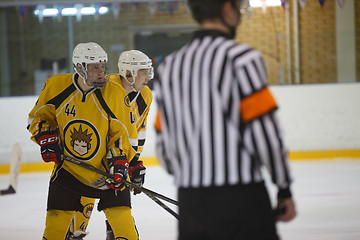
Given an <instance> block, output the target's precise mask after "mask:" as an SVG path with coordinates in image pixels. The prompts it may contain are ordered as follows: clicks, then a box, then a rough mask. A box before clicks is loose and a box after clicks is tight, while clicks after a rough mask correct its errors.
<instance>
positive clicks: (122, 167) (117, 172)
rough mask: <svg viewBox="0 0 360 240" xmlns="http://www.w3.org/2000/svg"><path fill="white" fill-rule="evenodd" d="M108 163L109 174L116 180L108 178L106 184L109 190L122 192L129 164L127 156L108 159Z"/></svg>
mask: <svg viewBox="0 0 360 240" xmlns="http://www.w3.org/2000/svg"><path fill="white" fill-rule="evenodd" d="M108 163H109V172H110V174H113V175H114V179H112V178H107V179H106V181H105V184H106V186H108V187H109V188H112V189H115V190H120V189H121V188H123V186H124V184H123V183H122V180H123V179H124V180H126V178H127V174H128V168H129V162H128V161H127V160H126V157H125V156H119V157H114V158H110V159H108Z"/></svg>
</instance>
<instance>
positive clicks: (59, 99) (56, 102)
mask: <svg viewBox="0 0 360 240" xmlns="http://www.w3.org/2000/svg"><path fill="white" fill-rule="evenodd" d="M75 90H76V87H75V85H74V84H71V85H70V86H68V87H67V88H66V89H65V90H64V91H62V92H61V93H60V94H58V95H57V96H56V97H54V98H52V99H50V100H49V101H48V102H47V103H46V104H50V105H54V106H55V109H57V108H58V107H60V105H61V103H62V102H63V101H64V100H65V99H66V98H68V97H69V96H70V94H71V93H73V92H74V91H75Z"/></svg>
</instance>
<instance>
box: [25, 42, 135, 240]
mask: <svg viewBox="0 0 360 240" xmlns="http://www.w3.org/2000/svg"><path fill="white" fill-rule="evenodd" d="M73 64H74V69H75V72H76V73H74V74H60V75H56V76H53V77H51V78H49V79H48V80H47V81H46V83H45V85H44V88H43V90H42V92H41V94H40V96H39V98H38V100H37V102H36V104H35V106H34V108H33V109H32V110H31V112H30V113H29V125H28V130H29V131H30V133H31V134H32V136H31V139H32V140H33V141H35V142H36V143H38V144H39V145H40V151H41V156H42V158H43V160H44V161H45V162H55V165H54V170H53V173H52V175H51V179H50V183H49V192H48V202H47V215H46V223H45V230H44V235H43V239H44V240H58V239H59V240H60V239H62V240H63V239H65V235H66V233H67V230H68V227H69V224H70V221H71V219H72V218H73V216H74V213H75V211H77V210H78V211H83V210H84V206H83V205H82V204H81V203H80V199H81V197H82V196H86V197H91V198H99V199H100V200H99V203H98V206H97V208H98V210H99V211H100V210H102V211H103V212H104V213H105V215H106V218H107V219H108V221H109V223H110V224H111V226H112V227H113V230H114V234H115V236H116V237H117V238H119V239H131V240H136V239H138V234H137V231H136V227H135V224H134V221H133V218H132V216H131V209H130V208H131V202H130V192H129V189H128V188H125V187H124V186H123V185H122V183H121V182H122V179H126V178H127V175H128V170H129V165H131V162H132V159H134V157H135V155H136V149H137V147H136V144H137V141H138V140H137V139H138V138H137V129H136V126H135V124H131V121H130V120H129V119H130V117H131V114H130V112H131V109H130V108H128V107H126V106H125V104H123V102H121V101H119V98H118V93H119V92H120V90H121V89H120V85H119V84H117V83H115V82H113V81H109V77H110V75H109V74H108V57H107V54H106V52H105V51H104V50H103V49H102V48H101V47H100V46H99V45H98V44H96V43H92V42H90V43H80V44H78V45H77V46H76V47H75V49H74V51H73ZM119 113H121V114H119ZM62 155H65V156H68V157H72V158H75V159H77V160H80V161H83V162H85V163H86V164H88V165H91V166H93V167H95V168H98V169H100V170H103V171H108V172H110V173H111V174H114V179H109V178H106V177H104V176H102V175H100V174H98V173H95V172H92V171H89V170H87V169H84V168H81V167H80V166H77V165H75V164H73V163H71V162H68V161H63V160H62ZM86 211H91V208H87V209H86Z"/></svg>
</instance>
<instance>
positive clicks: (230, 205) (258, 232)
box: [179, 183, 279, 240]
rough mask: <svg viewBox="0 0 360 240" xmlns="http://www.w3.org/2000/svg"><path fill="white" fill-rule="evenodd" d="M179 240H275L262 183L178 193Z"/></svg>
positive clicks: (189, 189) (270, 210)
mask: <svg viewBox="0 0 360 240" xmlns="http://www.w3.org/2000/svg"><path fill="white" fill-rule="evenodd" d="M179 214H180V220H179V240H219V239H226V240H240V239H241V240H260V239H261V240H278V239H279V237H278V234H277V231H276V226H275V216H274V214H273V211H272V208H271V203H270V199H269V195H268V192H267V190H266V187H265V185H264V183H258V184H251V185H236V186H225V187H211V188H186V189H185V188H180V189H179Z"/></svg>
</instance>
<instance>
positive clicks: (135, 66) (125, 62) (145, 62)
mask: <svg viewBox="0 0 360 240" xmlns="http://www.w3.org/2000/svg"><path fill="white" fill-rule="evenodd" d="M118 67H119V74H120V76H122V77H123V78H125V79H126V80H127V78H126V71H130V72H131V75H132V77H133V78H134V81H135V78H136V76H137V73H138V71H139V70H140V69H150V73H149V77H150V79H153V78H154V68H153V67H152V61H151V59H150V58H149V57H148V56H147V55H146V54H144V53H143V52H141V51H139V50H130V51H125V52H123V53H121V54H120V57H119V61H118Z"/></svg>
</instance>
